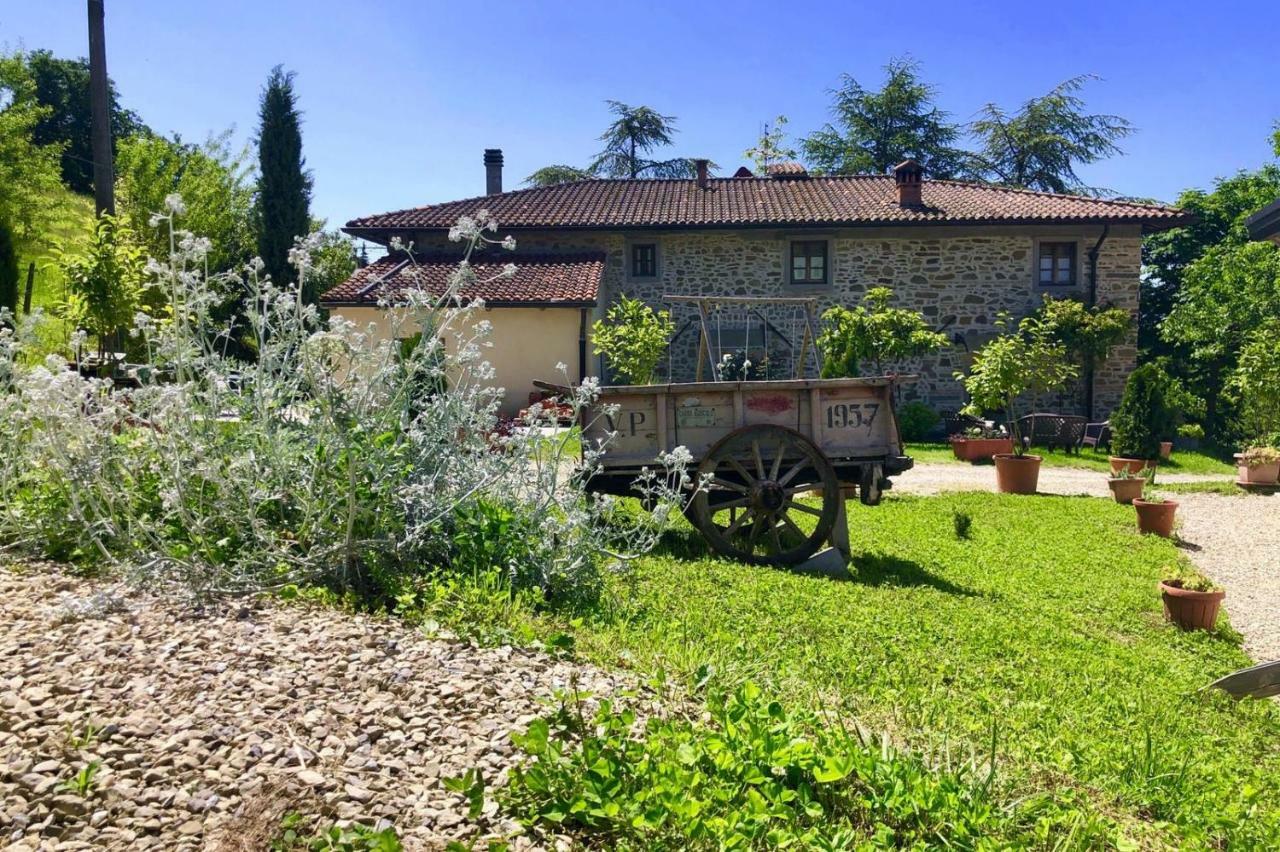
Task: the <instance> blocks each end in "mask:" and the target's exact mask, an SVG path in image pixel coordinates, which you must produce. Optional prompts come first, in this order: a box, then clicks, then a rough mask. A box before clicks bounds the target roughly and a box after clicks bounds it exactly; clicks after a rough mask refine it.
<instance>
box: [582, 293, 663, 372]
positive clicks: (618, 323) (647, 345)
mask: <svg viewBox="0 0 1280 852" xmlns="http://www.w3.org/2000/svg"><path fill="white" fill-rule="evenodd" d="M674 332H675V323H673V322H672V321H671V314H670V313H669V312H668V311H655V310H654V309H653V308H651V307H649V306H648V305H646V304H645V303H644V302H642V301H640V300H639V299H632V298H630V297H627V296H623V297H622V298H621V299H620V300H618V301H617V302H615V303H614V305H613V306H612V307H611V308H609V312H608V313H607V314H606V315H605V318H604V319H603V320H597V321H596V323H595V324H594V325H593V326H592V327H591V339H592V340H594V341H595V345H596V354H597V355H603V356H604V359H605V361H607V362H608V364H609V370H610V371H611V372H612V373H613V374H614V375H615V376H617V377H618V378H622V379H625V380H626V381H628V382H629V383H631V384H634V385H647V384H651V383H652V382H653V374H654V371H655V370H656V369H657V367H658V361H659V360H660V359H661V358H662V353H663V352H665V351H666V349H667V342H668V341H669V340H670V339H671V335H672V334H673V333H674Z"/></svg>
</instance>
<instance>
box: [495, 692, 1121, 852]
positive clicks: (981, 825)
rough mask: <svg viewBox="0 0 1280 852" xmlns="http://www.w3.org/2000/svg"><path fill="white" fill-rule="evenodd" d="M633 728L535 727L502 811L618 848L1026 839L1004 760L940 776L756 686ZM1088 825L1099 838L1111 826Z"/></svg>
mask: <svg viewBox="0 0 1280 852" xmlns="http://www.w3.org/2000/svg"><path fill="white" fill-rule="evenodd" d="M636 727H637V726H636V719H635V716H634V714H633V713H632V712H631V711H629V710H617V709H615V708H614V706H613V705H612V704H611V703H610V702H609V701H602V702H601V704H600V706H599V709H598V710H597V712H596V713H595V715H594V716H593V717H592V718H590V719H587V718H585V716H584V714H583V713H582V710H581V708H580V706H572V705H571V706H567V707H565V708H562V710H561V712H560V713H559V714H557V715H555V716H552V717H550V718H543V719H538V720H535V721H534V722H533V723H532V724H531V725H530V726H529V728H528V730H527V731H526V732H525V733H523V734H516V735H513V737H512V739H513V740H514V742H515V743H516V746H517V747H518V748H519V749H520V750H521V751H522V752H523V753H524V754H525V756H526V757H527V761H526V763H525V765H523V766H522V767H519V768H516V769H514V770H513V771H512V773H511V777H510V781H509V784H508V785H507V786H506V787H504V788H502V789H501V790H499V791H498V793H497V796H498V799H499V802H500V805H501V807H502V808H503V809H504V810H506V811H507V812H509V813H511V814H512V815H514V816H515V817H516V818H518V819H519V820H521V821H522V822H523V823H524V824H525V825H526V826H529V827H532V828H535V829H547V830H550V831H554V832H556V833H557V834H563V833H568V834H571V835H576V836H578V837H580V838H583V839H584V840H586V839H588V838H589V839H590V844H591V845H592V846H595V847H599V848H610V849H635V850H639V849H644V850H649V849H668V850H675V849H680V850H684V849H750V848H797V849H828V850H838V849H852V848H863V847H864V846H866V847H872V846H874V847H876V848H884V847H894V848H925V847H931V846H933V845H934V844H940V843H945V844H946V845H948V846H953V847H956V848H961V849H965V848H975V847H982V846H983V845H984V844H994V845H992V846H991V848H997V847H999V846H1000V843H999V842H998V840H997V839H998V838H1006V839H1008V840H1010V841H1012V840H1013V839H1014V836H1015V835H1016V833H1017V829H1016V827H1015V825H1014V822H1013V821H1012V820H1010V819H1009V818H1008V817H1007V816H1006V814H1005V813H1004V812H1003V811H1002V810H1001V809H998V808H997V807H996V806H995V804H994V802H993V800H992V799H993V797H992V795H991V794H992V792H993V791H992V786H993V783H994V781H995V764H994V753H992V754H989V755H986V756H985V758H984V759H983V760H982V761H978V760H976V759H975V760H970V761H968V762H961V763H960V765H959V766H958V767H956V768H952V769H950V770H947V771H937V770H934V769H932V768H931V767H929V766H928V765H927V764H926V763H925V762H924V760H923V759H921V758H920V757H917V756H915V755H913V754H910V753H906V752H902V751H898V750H897V749H895V748H893V747H892V746H891V745H889V744H888V742H873V741H872V739H871V738H869V737H867V738H865V739H864V735H861V734H859V733H858V731H857V728H856V726H850V729H846V728H845V727H842V726H839V727H831V726H829V725H824V724H822V722H821V721H820V720H819V719H818V718H817V717H816V716H814V715H812V714H810V713H796V712H789V711H787V710H785V709H784V708H783V707H782V706H781V705H780V704H779V703H778V702H776V701H770V700H768V699H766V698H764V697H763V696H762V695H761V692H760V690H759V689H758V688H757V687H756V686H754V685H753V684H751V683H747V684H745V685H743V686H742V687H740V688H739V689H738V690H737V691H736V692H734V693H733V694H732V695H729V696H712V697H711V698H710V699H709V701H708V704H707V712H706V714H705V719H704V721H700V722H688V721H684V720H672V719H656V718H655V719H650V720H649V721H648V722H647V723H645V725H644V727H643V732H642V733H640V732H638V731H637V730H636ZM992 747H993V748H994V738H993V740H992ZM470 789H474V785H473V786H472V787H471V788H470ZM1083 822H1084V824H1085V827H1084V834H1085V835H1086V836H1087V837H1089V839H1093V840H1097V839H1099V837H1098V836H1095V835H1097V834H1100V828H1099V826H1100V823H1097V822H1093V821H1091V820H1090V819H1085V820H1083ZM1015 845H1016V844H1015Z"/></svg>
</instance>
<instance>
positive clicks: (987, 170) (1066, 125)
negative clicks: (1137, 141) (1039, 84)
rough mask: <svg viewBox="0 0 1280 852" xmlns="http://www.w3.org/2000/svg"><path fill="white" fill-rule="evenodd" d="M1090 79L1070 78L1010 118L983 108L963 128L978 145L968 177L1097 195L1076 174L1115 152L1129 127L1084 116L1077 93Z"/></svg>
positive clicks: (1121, 122) (1115, 118)
mask: <svg viewBox="0 0 1280 852" xmlns="http://www.w3.org/2000/svg"><path fill="white" fill-rule="evenodd" d="M1093 79H1095V78H1094V77H1093V76H1092V75H1088V74H1083V75H1081V76H1079V77H1072V78H1071V79H1070V80H1065V81H1063V82H1061V83H1059V84H1058V85H1057V86H1054V87H1053V89H1051V90H1050V91H1049V92H1048V93H1047V94H1044V95H1041V96H1040V97H1036V98H1032V99H1031V100H1029V101H1027V102H1026V103H1024V104H1023V105H1022V106H1021V107H1019V108H1018V109H1017V111H1015V112H1012V113H1011V112H1008V111H1007V110H1005V109H1004V108H1003V107H1000V106H998V105H996V104H994V103H990V104H987V105H986V106H985V107H983V108H982V110H981V111H980V113H979V118H978V119H977V120H976V121H974V122H973V123H972V124H971V125H970V128H969V129H970V132H971V133H972V134H973V136H974V137H975V138H976V140H977V143H978V150H977V152H976V153H975V154H974V163H973V170H974V176H976V177H979V178H981V179H983V180H987V181H990V182H992V183H998V184H1002V185H1005V186H1016V187H1021V188H1024V189H1038V190H1042V191H1044V192H1075V193H1083V194H1086V195H1097V194H1103V193H1104V190H1101V189H1098V188H1095V187H1090V186H1086V185H1085V183H1084V181H1083V180H1081V178H1080V176H1079V174H1077V173H1076V169H1077V168H1078V167H1079V166H1081V165H1087V164H1089V163H1093V162H1096V161H1098V160H1102V159H1105V158H1107V157H1110V156H1112V155H1115V154H1119V153H1121V150H1120V147H1119V146H1118V145H1117V144H1116V143H1117V142H1118V141H1119V140H1121V139H1123V138H1124V137H1126V136H1128V135H1129V134H1130V133H1132V132H1133V126H1132V125H1131V124H1129V122H1128V121H1126V120H1125V119H1123V118H1121V117H1119V116H1116V115H1102V114H1092V113H1088V112H1086V110H1085V103H1084V99H1083V98H1081V97H1080V95H1079V92H1080V90H1081V89H1083V88H1084V85H1085V83H1087V82H1089V81H1090V80H1093Z"/></svg>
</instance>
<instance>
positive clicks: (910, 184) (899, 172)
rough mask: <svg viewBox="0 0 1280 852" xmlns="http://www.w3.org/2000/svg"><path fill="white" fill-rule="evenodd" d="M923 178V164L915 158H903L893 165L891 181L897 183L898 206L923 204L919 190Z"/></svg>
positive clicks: (922, 197) (918, 205)
mask: <svg viewBox="0 0 1280 852" xmlns="http://www.w3.org/2000/svg"><path fill="white" fill-rule="evenodd" d="M923 180H924V166H922V165H920V164H919V163H917V162H916V161H915V160H903V161H902V162H901V163H898V165H896V166H894V167H893V182H894V183H895V184H897V185H898V206H899V207H923V206H924V196H923V194H922V192H921V189H922V186H921V184H922V182H923Z"/></svg>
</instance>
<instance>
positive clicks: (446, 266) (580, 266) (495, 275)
mask: <svg viewBox="0 0 1280 852" xmlns="http://www.w3.org/2000/svg"><path fill="white" fill-rule="evenodd" d="M458 262H459V260H458V257H457V256H456V255H454V256H448V257H446V256H444V255H417V256H415V257H414V259H413V261H410V260H409V257H408V256H407V255H406V254H404V253H403V252H396V253H392V254H388V255H387V256H386V257H383V258H381V259H379V260H377V261H375V262H374V263H371V264H369V265H368V266H366V267H364V268H363V269H357V270H356V272H355V274H354V275H352V276H351V277H350V278H348V279H347V280H346V281H344V282H342V283H341V284H339V285H338V286H336V287H334V288H333V289H331V290H329V291H328V292H327V293H325V294H324V295H323V296H322V297H321V299H320V301H321V303H322V304H328V305H335V304H339V305H351V304H357V305H358V304H370V305H372V304H377V302H378V300H379V299H380V298H382V297H384V296H385V297H387V298H389V299H391V300H393V301H394V300H395V298H396V295H397V294H398V293H400V292H403V291H404V290H408V289H411V288H417V289H420V290H425V291H426V292H428V293H432V294H434V295H441V294H443V293H444V292H445V290H446V288H447V287H448V286H449V281H450V279H451V276H452V275H453V273H454V271H455V270H457V268H458ZM508 263H513V264H515V267H516V273H515V275H514V276H512V277H510V278H507V277H503V276H502V275H501V274H500V273H501V272H502V268H503V267H504V266H505V265H506V264H508ZM472 269H474V270H475V282H474V283H473V284H471V285H469V286H467V287H465V288H464V289H463V290H462V292H461V296H462V298H463V299H464V300H468V301H469V300H471V299H476V298H480V299H484V300H485V301H486V302H488V303H489V304H491V305H495V306H504V305H505V306H513V307H514V306H519V305H538V306H546V305H564V306H566V307H569V306H588V305H594V304H595V303H596V293H597V292H598V291H599V288H600V275H601V273H603V272H604V255H603V254H574V255H532V254H523V255H522V254H519V253H514V254H513V253H509V252H503V253H501V254H497V255H494V256H493V257H491V258H490V257H486V258H483V259H481V260H479V261H477V262H473V263H472Z"/></svg>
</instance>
